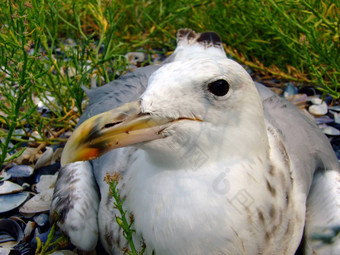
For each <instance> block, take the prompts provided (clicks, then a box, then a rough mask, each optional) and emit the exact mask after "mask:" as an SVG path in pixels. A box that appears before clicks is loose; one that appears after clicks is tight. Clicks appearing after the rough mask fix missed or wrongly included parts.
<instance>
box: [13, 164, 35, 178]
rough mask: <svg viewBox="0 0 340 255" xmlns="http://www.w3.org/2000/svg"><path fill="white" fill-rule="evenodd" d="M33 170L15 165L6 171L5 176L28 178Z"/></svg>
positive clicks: (25, 166)
mask: <svg viewBox="0 0 340 255" xmlns="http://www.w3.org/2000/svg"><path fill="white" fill-rule="evenodd" d="M33 172H34V169H33V168H32V167H30V166H27V165H16V166H13V167H12V168H10V169H9V170H7V174H10V175H11V176H12V177H14V178H16V177H29V176H31V175H32V174H33Z"/></svg>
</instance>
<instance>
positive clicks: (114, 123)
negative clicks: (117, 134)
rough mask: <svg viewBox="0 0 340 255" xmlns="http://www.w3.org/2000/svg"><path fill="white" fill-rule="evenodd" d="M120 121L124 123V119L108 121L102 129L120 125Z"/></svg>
mask: <svg viewBox="0 0 340 255" xmlns="http://www.w3.org/2000/svg"><path fill="white" fill-rule="evenodd" d="M119 123H122V121H118V122H113V123H107V124H105V126H104V127H103V128H102V130H103V129H105V128H110V127H113V126H115V125H118V124H119Z"/></svg>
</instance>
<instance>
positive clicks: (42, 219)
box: [33, 213, 49, 227]
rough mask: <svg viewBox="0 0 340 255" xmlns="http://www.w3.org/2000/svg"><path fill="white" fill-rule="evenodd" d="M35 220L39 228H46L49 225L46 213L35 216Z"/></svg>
mask: <svg viewBox="0 0 340 255" xmlns="http://www.w3.org/2000/svg"><path fill="white" fill-rule="evenodd" d="M33 220H34V222H35V223H37V225H38V226H39V227H44V226H46V225H47V224H49V216H48V215H47V214H45V213H42V214H39V215H36V216H34V217H33Z"/></svg>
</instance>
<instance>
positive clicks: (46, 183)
mask: <svg viewBox="0 0 340 255" xmlns="http://www.w3.org/2000/svg"><path fill="white" fill-rule="evenodd" d="M57 177H58V175H56V174H55V175H41V176H40V180H39V182H38V183H37V185H36V186H35V190H36V191H37V192H38V193H41V192H43V191H44V190H48V189H54V186H55V183H56V181H57Z"/></svg>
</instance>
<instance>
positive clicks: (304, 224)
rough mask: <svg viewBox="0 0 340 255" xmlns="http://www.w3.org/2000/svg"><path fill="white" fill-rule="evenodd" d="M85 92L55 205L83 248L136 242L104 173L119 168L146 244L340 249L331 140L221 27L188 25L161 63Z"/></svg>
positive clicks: (256, 250)
mask: <svg viewBox="0 0 340 255" xmlns="http://www.w3.org/2000/svg"><path fill="white" fill-rule="evenodd" d="M85 92H86V94H87V96H88V97H89V104H88V106H87V108H86V111H85V112H84V114H83V115H82V116H81V118H80V121H79V124H78V127H77V128H76V130H75V131H74V133H73V134H72V136H71V137H70V138H69V140H68V142H67V144H66V146H65V148H64V151H63V154H62V159H61V165H62V168H61V170H60V172H59V177H58V181H57V183H56V187H55V192H54V197H53V201H52V205H51V214H52V215H57V216H55V217H54V216H52V220H54V221H56V222H57V224H58V226H59V228H60V229H61V230H62V231H64V232H65V233H66V234H67V235H68V236H69V237H70V240H71V242H72V243H73V244H74V245H75V246H76V247H77V248H78V249H80V250H84V251H91V250H94V249H95V247H96V245H97V243H98V240H100V242H101V244H102V246H103V247H104V248H105V250H106V252H107V253H108V254H123V253H124V252H123V249H124V248H126V247H128V244H127V241H126V240H125V239H124V237H123V230H122V229H121V227H119V225H118V224H117V222H116V220H115V215H117V214H118V211H117V209H115V208H114V205H113V203H114V202H113V198H112V197H111V196H110V194H109V185H108V184H107V183H106V182H105V181H104V178H105V176H106V174H107V173H109V174H114V173H119V174H120V175H121V176H122V178H121V180H119V184H118V187H119V191H120V194H121V197H122V198H124V209H125V210H127V212H128V213H130V214H131V215H133V217H132V218H133V228H134V230H135V233H134V236H133V240H134V243H135V245H136V246H137V249H141V248H142V247H143V245H144V244H145V246H146V250H145V254H161V255H168V254H169V255H170V254H172V255H173V254H176V255H178V254H181V255H182V254H183V255H185V254H195V255H201V254H202V255H203V254H204V255H206V254H211V255H223V254H226V255H229V254H295V252H296V251H297V250H298V249H299V250H300V249H302V250H303V252H304V254H340V240H339V236H338V235H337V232H336V230H337V229H338V228H339V226H340V196H339V194H340V173H339V163H338V160H337V158H336V156H335V154H334V152H333V150H332V148H331V146H330V144H329V142H328V139H327V138H326V137H325V136H324V135H323V134H322V132H321V131H320V130H319V128H318V127H317V126H316V125H315V124H314V121H313V120H311V119H310V118H309V117H308V116H307V115H305V114H304V113H302V112H301V111H300V110H299V109H298V108H297V107H295V106H294V105H292V104H291V103H289V102H288V101H286V100H285V99H284V98H281V97H279V96H277V95H275V94H274V93H272V92H271V90H270V89H268V88H266V87H265V86H263V85H261V84H259V83H255V82H254V81H253V80H252V79H251V77H250V75H249V74H248V72H247V71H246V70H245V69H244V68H243V67H242V66H241V65H240V64H238V63H236V62H235V61H233V60H232V59H229V58H228V57H227V56H226V54H225V51H224V49H223V44H222V42H221V39H220V37H219V35H218V34H217V33H215V32H204V33H196V32H194V31H193V30H191V29H180V30H179V31H178V32H177V47H176V49H175V51H174V53H173V54H172V55H171V56H170V57H169V58H168V59H167V60H166V61H165V62H164V63H163V64H162V65H153V66H148V67H143V68H140V69H137V70H135V71H134V72H132V73H128V74H126V75H125V76H122V77H121V78H120V79H118V80H115V81H113V82H111V83H109V84H107V85H105V86H102V87H99V88H95V89H91V90H86V91H85ZM327 237H328V239H327ZM299 247H300V248H299Z"/></svg>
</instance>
